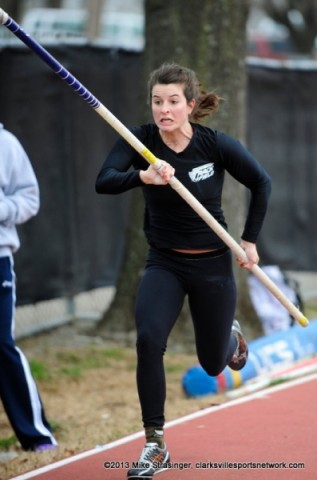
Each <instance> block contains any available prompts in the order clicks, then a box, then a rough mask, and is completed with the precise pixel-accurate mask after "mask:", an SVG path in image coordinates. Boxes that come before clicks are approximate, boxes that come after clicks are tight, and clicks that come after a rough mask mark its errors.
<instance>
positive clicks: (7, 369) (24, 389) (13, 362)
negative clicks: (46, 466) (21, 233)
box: [0, 124, 57, 451]
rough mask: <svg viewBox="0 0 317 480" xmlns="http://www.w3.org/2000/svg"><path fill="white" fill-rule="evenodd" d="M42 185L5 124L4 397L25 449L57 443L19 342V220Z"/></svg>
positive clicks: (0, 365)
mask: <svg viewBox="0 0 317 480" xmlns="http://www.w3.org/2000/svg"><path fill="white" fill-rule="evenodd" d="M39 204H40V200H39V187H38V182H37V179H36V177H35V174H34V171H33V168H32V166H31V163H30V161H29V158H28V156H27V154H26V152H25V150H24V149H23V147H22V145H21V143H20V142H19V140H18V139H17V138H16V137H15V136H14V135H13V134H12V133H11V132H9V131H7V130H5V129H4V128H3V125H2V124H0V398H1V401H2V403H3V407H4V409H5V412H6V414H7V416H8V419H9V421H10V423H11V425H12V428H13V430H14V432H15V434H16V436H17V438H18V440H19V441H20V443H21V445H22V448H23V449H24V450H32V451H42V450H47V449H50V448H56V447H57V442H56V440H55V438H54V437H53V435H52V433H51V428H50V425H49V424H48V421H47V419H46V417H45V413H44V409H43V405H42V401H41V398H40V395H39V393H38V390H37V387H36V385H35V382H34V379H33V377H32V373H31V370H30V366H29V364H28V361H27V359H26V357H25V355H24V354H23V352H22V351H21V350H20V349H19V348H18V347H17V346H16V344H15V341H14V311H15V300H16V281H15V272H14V261H13V255H14V253H15V252H16V251H17V250H18V248H19V247H20V241H19V237H18V233H17V229H16V225H18V224H22V223H24V222H26V221H27V220H29V219H30V218H31V217H33V216H34V215H36V214H37V212H38V209H39Z"/></svg>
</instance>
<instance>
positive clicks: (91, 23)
mask: <svg viewBox="0 0 317 480" xmlns="http://www.w3.org/2000/svg"><path fill="white" fill-rule="evenodd" d="M47 5H48V2H46V1H45V0H25V1H24V3H23V6H24V9H23V10H22V18H21V20H20V22H19V23H20V24H21V25H22V27H23V28H24V30H25V31H26V32H27V33H29V34H30V35H31V36H33V37H34V38H36V39H37V40H38V41H39V42H41V43H45V44H47V43H49V44H52V43H72V44H74V43H75V44H85V43H87V41H89V42H90V43H93V44H95V45H100V46H103V47H109V48H116V49H117V48H118V49H124V50H131V51H137V52H139V51H142V50H143V49H144V44H145V38H144V25H145V16H144V0H90V1H87V0H63V1H62V2H61V5H62V6H61V8H47Z"/></svg>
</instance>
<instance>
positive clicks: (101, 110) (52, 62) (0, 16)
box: [0, 8, 309, 327]
mask: <svg viewBox="0 0 317 480" xmlns="http://www.w3.org/2000/svg"><path fill="white" fill-rule="evenodd" d="M0 23H2V24H3V25H4V26H5V27H7V28H8V29H9V30H10V31H11V32H12V33H14V35H16V36H17V37H18V38H19V39H20V40H21V41H22V42H23V43H25V45H27V46H28V47H29V48H30V49H31V50H33V51H34V52H35V53H36V54H37V55H38V56H39V57H40V58H41V59H42V60H44V62H45V63H47V65H48V66H49V67H50V68H51V69H52V70H53V71H54V72H55V73H57V75H59V77H60V78H61V79H62V80H64V81H65V82H66V83H67V84H68V85H69V86H70V87H72V88H73V90H74V91H75V92H76V93H77V94H78V95H80V96H81V97H82V98H83V99H84V100H85V101H86V102H87V103H88V104H89V105H90V106H91V107H92V108H93V109H94V110H96V112H97V113H98V114H99V115H100V116H101V117H102V118H103V119H104V120H106V122H108V123H109V125H111V126H112V127H113V128H114V129H115V130H116V131H117V132H118V133H119V134H120V135H121V136H122V137H123V138H124V139H125V140H126V141H127V142H128V143H129V144H130V145H131V146H132V147H133V148H134V149H135V150H136V151H137V152H138V153H139V154H140V155H142V157H143V158H145V160H146V161H147V162H148V163H150V164H152V165H153V166H154V167H155V168H157V169H159V168H160V166H161V161H160V159H158V158H157V157H156V156H155V155H154V154H153V153H152V152H150V150H149V149H148V148H147V147H146V146H145V145H143V143H141V142H140V141H139V139H138V138H136V137H135V136H134V135H133V133H132V132H131V131H130V130H129V129H128V128H127V127H125V126H124V125H123V124H122V123H121V122H120V121H119V120H118V119H117V118H116V117H115V116H114V115H113V114H112V113H111V112H110V111H109V110H108V109H107V108H106V107H105V106H104V105H102V103H100V101H99V100H98V99H97V98H96V97H95V96H94V95H92V93H91V92H89V90H87V88H85V87H84V86H83V85H82V84H81V83H80V82H79V81H78V80H77V79H76V78H75V77H74V76H73V75H72V74H71V73H70V72H69V71H68V70H66V68H64V67H63V65H61V64H60V63H59V62H58V61H57V60H56V59H55V58H54V57H53V56H52V55H51V54H50V53H49V52H48V51H47V50H45V48H43V47H42V46H41V45H40V44H39V43H38V42H37V41H36V40H34V39H33V38H32V37H30V35H28V34H27V33H26V32H25V31H24V30H23V28H21V26H20V25H19V24H18V23H17V22H15V21H14V20H13V19H12V18H11V17H10V16H9V15H8V14H7V13H6V12H4V11H3V10H2V9H1V8H0ZM169 184H170V186H171V187H172V188H173V189H174V190H175V191H176V192H177V193H178V194H179V195H180V196H181V197H182V198H183V199H184V200H185V201H186V202H187V203H188V204H189V205H190V206H191V208H192V209H193V210H194V211H195V212H196V213H197V214H198V215H199V216H200V217H201V218H202V219H203V220H204V221H205V222H206V223H207V225H209V227H210V228H211V229H212V230H213V231H214V232H215V233H216V234H217V235H218V236H219V237H220V238H221V239H222V240H223V241H224V243H225V244H226V245H227V246H228V247H229V248H230V249H231V250H232V251H233V253H234V254H235V255H236V256H237V257H240V258H244V259H245V260H246V261H247V260H248V259H247V257H246V254H245V252H244V250H243V249H242V248H241V247H240V245H239V244H238V243H237V242H236V241H235V240H234V239H233V238H232V237H231V236H230V235H229V234H228V232H227V231H226V230H225V229H224V228H223V227H222V226H221V225H220V224H219V223H218V222H217V220H215V218H214V217H213V216H212V215H211V214H210V213H209V212H208V210H207V209H206V208H205V207H204V206H203V205H202V204H201V203H200V202H199V201H198V200H197V199H196V198H195V197H194V196H193V195H192V194H191V193H190V191H189V190H187V188H186V187H185V186H184V185H183V184H182V183H181V182H180V181H179V180H177V178H176V177H172V178H171V179H170V181H169ZM251 271H252V273H253V274H254V275H255V276H256V277H258V279H259V280H260V281H261V282H262V283H263V285H264V286H265V287H266V288H267V289H268V290H269V291H270V292H271V293H272V295H274V296H275V297H276V298H277V300H279V302H280V303H281V304H282V305H283V306H284V307H285V308H286V309H287V310H288V311H289V313H290V314H291V315H292V316H293V317H294V318H295V319H296V320H297V321H298V323H299V324H300V325H302V326H303V327H305V326H307V325H308V324H309V322H308V319H307V318H306V317H305V316H304V315H303V313H302V312H300V310H299V309H298V308H297V307H296V306H295V305H294V304H293V303H292V302H291V301H290V300H289V299H288V298H287V297H286V295H285V294H284V293H283V292H282V291H281V290H280V289H279V288H278V287H277V286H276V285H275V284H274V282H272V280H271V279H270V278H269V277H268V276H267V275H266V274H265V273H264V271H263V270H262V269H261V268H260V267H259V266H258V265H253V267H252V268H251Z"/></svg>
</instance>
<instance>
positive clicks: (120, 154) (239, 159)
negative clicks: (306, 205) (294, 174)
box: [96, 124, 271, 249]
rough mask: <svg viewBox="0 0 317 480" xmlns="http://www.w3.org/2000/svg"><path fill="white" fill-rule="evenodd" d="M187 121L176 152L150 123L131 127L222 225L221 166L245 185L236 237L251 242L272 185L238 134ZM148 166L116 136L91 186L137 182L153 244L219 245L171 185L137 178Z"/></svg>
mask: <svg viewBox="0 0 317 480" xmlns="http://www.w3.org/2000/svg"><path fill="white" fill-rule="evenodd" d="M192 127H193V136H192V138H191V141H190V143H189V144H188V146H187V147H186V148H185V150H183V151H182V152H180V153H176V152H174V151H173V150H171V149H170V148H169V147H168V146H167V145H165V143H164V142H163V141H162V139H161V136H160V134H159V130H158V128H157V126H156V125H154V124H147V125H142V126H140V127H135V128H133V129H132V130H131V131H132V133H133V134H134V135H135V136H136V137H137V138H138V139H139V140H140V141H141V142H142V143H143V144H144V145H145V146H146V147H147V148H148V149H149V150H150V151H151V152H152V153H153V154H154V155H155V156H156V157H157V158H160V159H162V160H165V161H167V162H168V163H170V164H171V165H172V166H173V167H174V168H175V177H176V178H177V179H178V180H179V181H180V182H181V183H182V184H183V185H184V186H185V187H186V188H187V189H188V190H189V191H190V192H191V193H192V194H193V195H194V196H195V197H196V198H197V200H198V201H199V202H200V203H202V204H203V205H204V207H205V208H206V209H207V210H208V211H209V212H210V213H211V215H213V217H214V218H215V219H216V220H217V221H218V222H219V223H220V224H221V225H222V226H223V227H224V228H227V225H226V222H225V218H224V214H223V211H222V207H221V195H222V189H223V182H224V175H225V171H227V172H228V173H230V174H231V175H232V176H233V177H234V178H235V179H236V180H237V181H238V182H240V183H241V184H243V185H245V186H246V187H247V188H248V189H249V190H250V193H251V198H250V203H249V208H248V213H247V218H246V222H245V227H244V230H243V233H242V236H241V238H242V239H244V240H246V241H248V242H253V243H255V242H256V240H257V237H258V235H259V232H260V230H261V227H262V224H263V220H264V217H265V213H266V210H267V203H268V198H269V195H270V190H271V179H270V177H269V175H268V174H267V172H266V171H265V170H264V168H263V167H262V166H261V165H260V164H259V163H258V161H257V160H256V159H255V158H254V157H253V156H252V155H251V153H250V152H249V151H248V150H247V149H246V148H244V147H243V146H242V145H241V144H240V143H239V142H238V141H237V140H235V139H233V138H231V137H230V136H228V135H226V134H225V133H222V132H219V131H216V130H212V129H211V128H208V127H205V126H202V125H199V124H192ZM130 167H132V168H130ZM147 168H148V163H147V161H146V160H145V159H144V158H143V157H142V156H141V155H140V154H138V153H137V152H136V151H135V150H134V149H133V148H132V147H131V146H130V145H129V144H128V143H127V142H126V141H125V140H123V139H121V138H120V139H119V140H118V141H117V142H116V143H115V145H114V146H113V148H112V149H111V151H110V153H109V155H108V156H107V158H106V160H105V162H104V164H103V166H102V168H101V170H100V172H99V174H98V177H97V180H96V192H97V193H102V194H118V193H122V192H125V191H127V190H130V189H132V188H135V187H142V189H143V194H144V198H145V216H144V232H145V235H146V237H147V240H148V243H149V244H151V245H154V246H156V247H157V248H183V249H185V248H186V249H204V248H219V247H221V246H223V242H222V240H220V239H219V237H218V236H217V235H216V234H215V233H214V232H213V231H212V230H211V229H210V227H209V226H208V225H207V224H206V223H205V222H204V220H202V219H201V218H200V217H199V215H198V214H197V213H196V212H194V211H193V209H192V208H191V207H190V206H189V205H188V204H187V203H186V202H185V200H184V199H182V198H181V197H180V195H179V194H178V193H177V192H176V191H174V190H173V189H172V188H171V186H170V185H164V186H157V185H145V184H144V183H143V182H142V180H141V179H140V175H139V172H140V170H146V169H147ZM243 207H244V206H241V208H243ZM236 208H239V205H237V207H236Z"/></svg>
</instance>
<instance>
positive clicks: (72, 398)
mask: <svg viewBox="0 0 317 480" xmlns="http://www.w3.org/2000/svg"><path fill="white" fill-rule="evenodd" d="M18 343H19V346H20V347H21V348H22V350H23V351H24V353H25V354H26V356H27V358H28V360H29V361H30V363H31V366H32V369H33V371H34V372H35V376H36V378H37V380H36V381H37V385H38V387H39V390H40V393H41V396H42V399H43V402H44V405H45V410H46V414H47V417H48V418H49V420H50V422H51V424H52V425H53V428H54V433H55V436H56V438H57V440H58V442H59V448H58V449H57V450H56V451H53V452H45V453H29V452H28V453H26V452H23V451H22V450H21V448H20V446H19V445H18V444H17V442H15V441H14V440H12V435H13V432H12V429H11V427H10V425H9V424H8V421H7V418H6V415H5V413H4V411H3V409H2V406H1V405H0V432H1V434H0V439H1V440H3V439H8V440H9V441H8V443H9V446H8V447H1V448H0V454H4V453H5V454H8V453H9V454H13V453H16V454H17V456H16V457H15V458H12V459H10V460H7V461H5V462H1V463H0V480H6V479H9V478H12V477H14V476H17V475H20V474H22V473H25V472H27V471H29V470H32V469H34V468H39V467H41V466H43V465H47V464H49V463H52V462H55V461H57V460H60V459H63V458H66V457H68V456H71V455H74V454H76V453H79V452H82V451H84V450H90V449H92V448H94V447H96V446H97V445H104V444H106V443H108V442H110V441H112V440H114V439H117V438H121V437H123V436H125V435H127V434H129V433H134V432H138V431H140V430H142V425H141V420H140V408H139V402H138V397H137V391H136V385H135V350H134V348H133V346H132V345H133V342H130V343H131V345H130V346H122V345H121V344H118V342H116V343H114V342H113V341H112V342H110V341H105V340H103V339H101V338H99V337H92V336H91V335H87V334H86V327H85V328H83V325H82V324H74V325H68V326H65V327H62V328H59V329H57V330H53V331H51V332H49V333H46V334H42V335H37V336H35V337H32V338H29V339H25V340H23V341H20V342H18ZM196 362H197V359H196V356H195V355H194V354H186V353H179V352H178V353H176V352H175V351H171V352H169V353H167V354H166V358H165V366H166V371H167V388H168V391H167V405H166V417H167V420H168V421H169V420H172V419H175V418H177V417H180V416H183V415H186V414H188V413H191V412H194V411H197V410H199V409H203V408H206V407H209V406H210V405H211V404H214V403H219V402H221V401H224V398H222V397H221V396H209V397H204V398H199V399H188V398H187V397H186V396H185V394H184V392H183V390H182V387H181V379H182V376H183V373H184V372H185V371H186V369H187V368H188V367H190V366H192V365H193V364H195V363H196ZM10 438H11V441H10Z"/></svg>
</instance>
